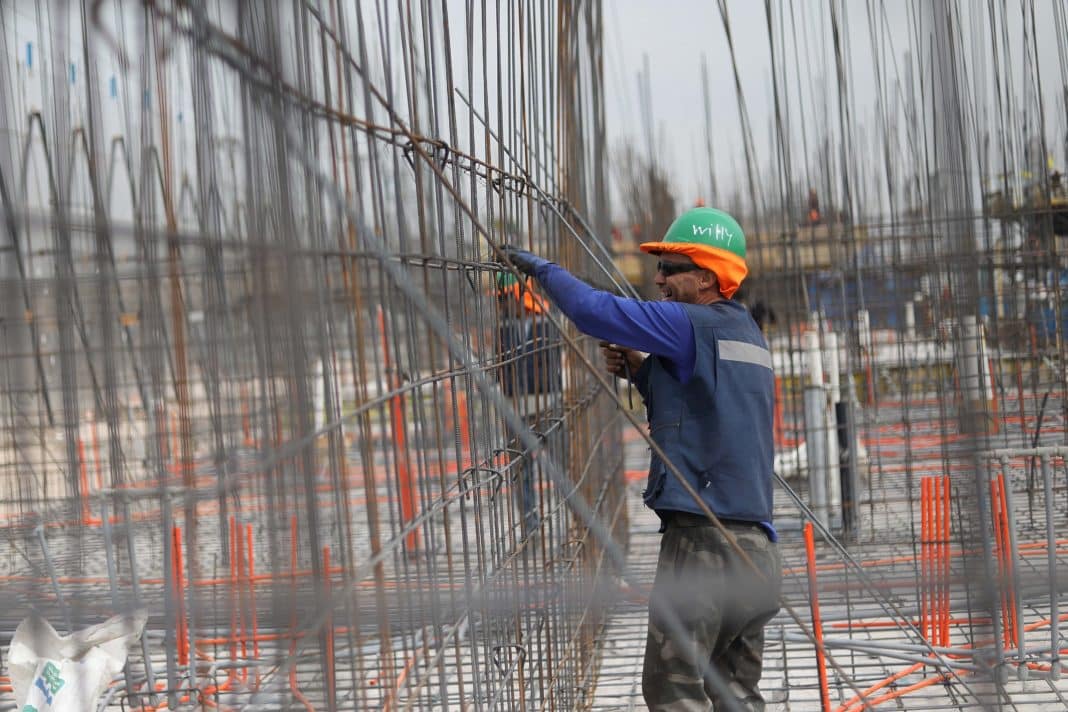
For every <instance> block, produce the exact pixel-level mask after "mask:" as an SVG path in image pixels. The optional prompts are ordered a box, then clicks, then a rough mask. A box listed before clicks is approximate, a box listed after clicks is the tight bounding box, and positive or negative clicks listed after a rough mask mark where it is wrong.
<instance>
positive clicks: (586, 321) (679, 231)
mask: <svg viewBox="0 0 1068 712" xmlns="http://www.w3.org/2000/svg"><path fill="white" fill-rule="evenodd" d="M640 247H641V250H642V251H643V252H647V253H651V254H654V255H658V256H659V262H658V263H657V275H656V285H657V287H659V289H660V293H661V300H660V301H657V302H646V301H640V300H637V299H627V298H621V297H616V296H613V295H611V294H608V293H606V292H601V291H598V290H595V289H593V288H591V287H589V286H588V285H587V284H585V283H584V282H582V281H581V280H579V279H577V278H575V277H574V276H572V275H571V274H570V273H569V272H567V271H566V270H564V269H563V268H561V267H559V266H558V265H556V264H553V263H552V262H549V261H546V260H544V259H542V258H540V257H537V256H535V255H533V254H531V253H529V252H527V251H524V250H520V249H516V248H513V247H505V248H503V250H504V251H505V253H506V255H507V256H508V258H509V260H510V261H511V262H512V264H514V265H515V266H516V268H518V269H519V270H521V271H523V272H525V273H526V274H528V275H531V276H533V277H535V278H536V279H537V280H538V282H539V283H540V284H541V286H542V288H543V289H544V291H545V293H546V294H547V295H548V296H549V297H550V298H551V299H552V300H553V301H554V302H555V303H556V304H557V305H558V306H559V307H560V309H561V311H563V312H564V314H566V315H567V316H568V317H569V318H570V319H571V320H572V321H574V322H575V325H576V326H577V327H578V328H579V329H580V330H581V331H583V332H585V333H587V334H589V335H591V336H593V337H596V338H598V339H602V340H604V341H606V342H609V345H607V346H602V348H603V349H604V357H605V364H606V367H607V369H608V371H609V372H610V373H612V374H613V375H616V376H621V377H622V376H625V374H627V373H630V374H631V380H632V381H633V383H634V384H635V385H636V386H637V388H638V391H639V392H640V393H641V395H642V397H643V398H644V400H645V406H646V412H647V415H648V420H649V428H650V434H651V436H652V438H653V440H654V441H655V442H656V443H657V444H658V445H659V446H660V448H662V449H663V451H664V452H665V454H666V455H667V457H668V459H669V460H670V461H671V462H672V463H673V464H674V466H675V467H676V468H678V470H679V471H681V474H682V476H683V477H684V478H685V480H686V481H687V482H688V483H689V485H690V487H691V488H692V490H695V491H696V493H697V494H698V496H699V497H700V499H701V503H702V504H704V505H706V506H707V507H708V508H709V509H710V510H711V511H712V512H713V513H714V514H715V515H716V518H717V519H718V521H719V523H720V524H721V525H722V527H723V530H721V529H719V528H718V527H716V526H715V525H714V524H713V523H712V522H711V521H710V520H709V519H708V518H707V516H706V515H705V514H704V513H703V510H702V507H701V504H699V503H698V502H697V501H695V499H694V498H693V497H692V496H691V494H690V492H688V491H687V490H686V488H684V486H683V485H682V484H681V483H680V481H679V480H678V479H677V477H676V476H675V475H674V474H673V473H671V472H669V470H668V468H667V467H666V465H665V463H664V462H663V461H662V460H661V458H660V457H658V456H657V455H656V454H655V453H654V454H653V456H652V462H651V464H650V466H649V480H648V486H647V488H646V490H645V492H644V495H643V496H644V499H645V503H646V505H647V506H649V507H651V508H652V509H653V510H655V511H656V513H657V514H658V515H659V517H660V520H661V528H660V531H661V532H662V533H663V537H662V539H661V544H660V558H659V562H658V564H657V572H656V580H655V582H654V585H653V591H652V594H651V595H650V600H649V629H648V636H647V639H646V647H645V662H644V670H643V675H642V692H643V694H644V697H645V701H646V703H647V704H648V706H649V709H651V710H672V711H673V712H674V711H680V712H681V711H684V710H685V711H688V710H707V709H709V708H710V707H711V708H713V709H721V708H722V705H720V704H719V703H718V697H717V695H716V694H715V689H714V688H713V686H712V684H711V683H710V682H708V679H709V678H708V677H703V676H702V670H704V669H706V668H708V667H710V666H711V667H713V668H714V670H715V672H718V674H719V677H720V680H721V681H724V682H725V683H726V684H727V686H728V689H729V691H730V694H731V695H732V696H733V697H734V698H735V701H736V705H735V706H741V707H743V708H744V709H749V710H763V709H764V700H763V697H762V696H761V694H760V691H759V689H758V687H757V683H758V681H759V680H760V676H761V670H762V666H763V647H764V626H765V624H766V623H767V622H768V621H769V620H770V619H771V618H772V617H773V616H774V615H775V613H776V612H777V611H778V608H779V593H780V587H781V569H782V563H781V558H780V555H779V551H778V546H777V544H776V542H777V540H778V537H777V535H776V532H775V528H774V527H773V526H772V486H771V482H772V458H773V455H774V452H773V448H774V445H773V433H772V430H773V425H772V420H773V401H774V377H773V374H772V368H771V354H770V352H769V351H768V347H767V343H766V342H765V340H764V337H763V336H762V335H761V333H760V329H758V328H757V325H756V323H755V322H754V321H753V319H752V317H751V316H750V315H749V313H748V311H746V309H745V307H743V306H742V305H741V304H739V303H737V302H735V301H734V300H733V299H732V298H731V297H732V296H733V295H734V292H735V290H737V289H738V286H739V285H740V284H741V282H742V280H743V279H745V276H746V273H747V268H746V263H745V235H744V234H743V232H742V229H741V227H740V226H739V225H738V223H737V222H735V220H734V219H733V218H732V217H731V216H730V215H728V214H727V213H724V212H722V211H720V210H715V209H712V208H704V207H701V208H694V209H692V210H689V211H687V212H686V213H683V214H682V215H681V216H680V217H679V218H678V219H676V220H675V222H674V223H672V224H671V227H669V228H668V230H667V233H666V234H665V235H664V238H663V240H661V241H660V242H648V243H644V244H642V245H641V246H640ZM640 352H647V353H648V354H649V356H648V357H645V356H644V355H643V354H642V353H640ZM724 531H726V532H729V534H730V537H727V536H726V535H725V534H724ZM731 539H733V540H734V541H733V542H731ZM736 546H737V547H738V548H736ZM739 548H740V550H742V551H744V552H745V554H746V555H747V557H748V559H749V561H750V562H751V563H752V564H753V565H752V566H751V565H750V563H749V562H746V560H745V558H746V557H743V556H742V554H741V553H739ZM669 611H670V612H671V613H673V614H674V616H675V617H676V619H677V620H680V621H681V623H682V625H683V626H684V628H685V630H686V640H685V641H676V640H673V639H672V638H671V637H670V635H669V630H670V626H669V625H668V624H667V622H666V620H665V614H667V613H668V612H669Z"/></svg>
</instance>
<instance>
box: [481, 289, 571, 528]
mask: <svg viewBox="0 0 1068 712" xmlns="http://www.w3.org/2000/svg"><path fill="white" fill-rule="evenodd" d="M532 286H533V285H531V284H520V283H519V280H517V279H516V278H515V276H514V275H512V274H511V273H508V272H501V273H499V274H498V275H497V292H496V296H497V318H498V328H497V356H498V359H499V360H500V364H501V365H500V368H499V369H498V370H497V381H498V383H500V385H501V390H502V391H503V392H504V394H505V395H506V396H508V397H509V398H510V399H511V401H512V406H513V407H514V408H515V410H516V412H517V413H519V414H520V416H522V417H523V418H524V419H525V421H526V425H527V426H528V427H530V428H532V429H534V430H535V432H537V431H538V430H539V422H538V421H539V420H540V419H542V418H543V416H544V414H545V411H546V410H547V409H548V407H549V405H550V404H549V402H548V398H549V395H550V394H552V393H559V392H560V385H561V372H562V370H563V369H561V367H560V350H559V347H558V346H557V341H558V339H557V338H554V336H556V334H555V333H554V332H555V330H554V328H553V326H552V324H551V323H550V322H549V321H548V320H547V319H544V318H538V317H539V315H542V314H545V313H546V312H548V311H549V304H548V302H546V301H545V298H544V297H541V296H539V295H538V294H536V293H535V292H534V291H533V289H532ZM539 401H540V402H539ZM560 437H561V438H562V437H563V433H562V432H561V433H560ZM508 439H509V448H510V449H515V450H516V451H522V449H523V446H522V444H521V443H520V441H519V438H518V437H517V435H516V433H513V432H511V431H510V430H509V432H508ZM512 465H513V467H515V468H517V470H518V471H517V472H516V473H515V479H514V480H513V482H514V483H515V485H514V491H515V493H516V502H517V504H518V505H519V509H520V513H521V522H522V533H523V536H524V537H525V536H528V535H529V534H530V533H531V532H533V531H535V530H536V529H537V528H538V527H539V525H540V524H541V518H540V517H539V516H538V493H537V490H536V488H535V483H534V479H535V478H534V470H533V465H532V458H531V457H530V456H529V455H525V456H521V457H518V458H515V459H513V460H512Z"/></svg>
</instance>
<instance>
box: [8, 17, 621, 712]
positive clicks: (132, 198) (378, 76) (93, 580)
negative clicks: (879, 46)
mask: <svg viewBox="0 0 1068 712" xmlns="http://www.w3.org/2000/svg"><path fill="white" fill-rule="evenodd" d="M14 10H15V13H16V14H21V13H24V12H31V11H32V12H34V13H35V20H36V23H37V25H36V30H37V32H36V33H35V34H33V36H32V37H31V39H30V42H31V44H34V45H35V46H36V47H37V52H38V64H37V65H36V66H34V67H31V66H26V65H19V66H17V67H16V70H15V71H7V70H5V72H3V82H4V84H3V85H2V86H0V93H2V94H3V95H4V96H5V97H7V98H8V99H10V101H5V107H6V108H5V112H6V119H5V120H6V123H7V125H8V126H9V127H11V129H12V130H11V132H10V133H9V134H7V138H6V140H5V142H4V151H3V156H2V160H0V177H2V181H3V203H4V213H5V216H6V218H7V222H6V228H7V229H6V232H5V243H4V245H5V247H6V248H7V252H5V253H4V256H3V258H4V260H5V261H4V272H3V277H4V293H5V299H4V304H5V313H4V319H3V321H2V324H3V330H4V335H3V341H4V343H5V349H4V357H3V364H4V366H3V370H4V384H5V385H4V392H5V401H4V456H3V458H2V462H3V473H2V475H0V480H2V482H3V484H2V485H0V487H2V488H3V500H4V505H3V507H4V520H5V525H4V528H3V531H4V538H5V540H6V541H7V542H8V544H9V546H8V547H7V550H8V555H7V556H6V557H4V558H5V566H4V569H5V571H4V573H5V575H7V577H8V578H7V581H8V585H5V587H4V588H3V594H2V596H3V599H4V603H5V604H6V605H5V621H6V623H5V624H4V626H3V628H4V630H5V632H6V633H7V635H8V636H10V633H11V631H12V630H13V628H14V624H15V623H16V622H17V621H18V620H19V619H20V618H22V617H23V616H25V615H26V614H27V613H28V612H29V611H30V610H31V609H34V610H36V611H38V612H41V613H43V614H44V615H45V616H46V618H48V619H50V620H52V621H53V622H55V623H56V624H57V627H59V628H61V629H64V630H65V628H67V627H81V626H82V625H84V624H86V623H88V622H94V621H96V620H97V619H99V617H100V616H102V615H104V614H105V613H109V612H115V611H124V610H132V609H137V608H142V609H146V610H148V611H149V612H150V620H149V625H148V629H147V630H146V633H145V636H144V641H143V643H142V646H141V649H140V651H139V653H135V654H134V655H133V656H132V658H131V660H130V662H129V663H128V665H127V668H126V672H125V675H124V680H123V681H122V682H120V683H118V684H116V685H114V686H113V687H112V688H111V690H110V692H109V695H108V698H109V700H110V702H111V703H113V704H118V705H123V706H135V707H140V708H143V707H151V708H155V707H158V706H160V705H166V706H169V707H171V708H175V707H178V706H200V705H204V704H208V705H216V706H222V707H244V706H248V705H259V706H267V707H285V708H289V707H291V706H298V707H300V706H304V707H307V708H325V709H344V708H352V707H359V708H367V707H381V706H386V707H391V708H394V707H417V708H439V707H448V706H456V705H460V706H467V705H472V704H473V705H474V706H475V707H477V708H498V707H507V708H513V707H522V706H526V705H531V706H539V707H541V706H545V707H550V708H564V709H570V708H574V707H578V706H582V705H583V702H582V700H583V699H585V697H587V696H588V692H589V689H591V688H592V685H593V680H592V677H591V670H592V668H591V666H590V660H591V658H592V657H593V655H592V641H593V638H594V635H595V634H596V632H597V630H598V629H599V627H600V626H601V625H602V623H601V619H602V613H601V609H602V607H603V600H605V598H606V595H605V592H603V591H598V586H601V585H602V584H598V581H609V580H611V579H612V577H613V571H614V566H613V565H612V564H610V563H609V562H608V561H607V560H606V559H605V558H604V554H603V546H601V545H600V544H598V542H597V540H596V538H591V535H590V532H589V530H588V529H587V526H586V524H585V523H584V521H583V520H582V519H581V518H576V517H575V516H574V515H573V514H572V512H571V509H570V508H569V507H568V506H566V505H565V500H571V499H576V498H577V499H581V500H582V501H583V502H585V503H587V504H588V507H589V508H590V511H592V512H593V513H594V514H595V515H596V518H597V520H599V521H601V522H603V523H604V525H605V526H607V527H609V531H610V532H611V533H612V534H613V535H614V537H615V539H616V540H617V541H625V540H626V519H625V516H622V515H623V514H624V513H623V510H621V507H620V505H621V502H622V499H621V493H620V491H619V490H618V489H617V488H614V487H612V486H611V483H612V482H613V481H614V479H616V478H618V476H619V474H620V472H621V461H620V459H619V457H620V456H619V453H620V448H619V447H618V446H617V445H616V443H618V438H619V432H620V427H619V420H618V419H617V418H614V417H612V415H611V412H612V409H611V402H610V401H607V400H606V398H605V394H604V393H603V392H602V389H601V388H600V387H599V385H598V384H597V383H596V381H594V380H591V379H590V378H589V374H588V372H587V370H586V369H585V368H583V367H581V365H576V362H575V360H574V358H570V359H569V358H566V357H565V358H564V360H563V362H562V365H561V366H557V368H561V371H562V373H561V374H560V375H562V387H561V388H558V389H556V390H553V391H551V392H548V391H547V392H542V393H539V394H537V395H536V396H535V397H531V398H520V397H517V398H514V399H510V401H509V400H504V401H501V400H500V398H499V396H498V398H497V399H496V400H494V399H489V398H487V397H486V396H485V394H484V392H483V391H484V388H485V383H487V382H489V383H493V382H498V383H500V384H501V386H502V387H503V386H505V385H506V384H505V380H506V379H507V378H508V377H514V372H515V368H514V367H512V368H511V369H510V368H509V367H510V365H512V364H514V362H515V360H516V356H515V355H514V354H510V353H506V352H503V351H502V350H501V348H500V344H499V333H500V330H501V329H502V328H503V327H504V323H505V319H506V315H505V314H504V313H503V312H502V311H501V306H500V305H499V303H498V300H497V297H496V296H495V290H494V289H493V284H494V279H495V277H496V276H497V274H498V273H499V272H500V271H501V270H502V269H503V268H500V267H497V266H494V265H493V264H492V263H489V262H487V260H490V259H491V258H492V256H493V255H492V252H491V251H490V246H491V245H494V244H500V243H503V242H519V243H523V244H526V245H528V246H536V247H537V249H539V250H540V251H542V252H543V253H545V254H547V255H550V256H553V257H555V258H556V259H559V260H561V261H567V262H568V263H570V264H571V265H573V266H574V267H575V268H576V269H578V270H580V271H586V272H590V273H593V270H592V269H588V268H587V267H585V265H586V264H587V260H589V265H590V268H594V267H596V266H597V265H598V263H600V265H602V266H603V265H604V264H605V263H606V262H607V258H606V254H607V253H605V252H604V249H603V247H600V246H599V245H597V238H596V237H594V236H593V235H594V233H592V232H591V231H590V230H591V228H590V227H589V226H588V224H586V223H585V221H584V220H582V219H581V218H580V219H576V217H575V216H578V215H586V216H588V219H591V220H593V221H594V222H595V223H597V224H598V225H599V226H602V227H603V225H604V221H605V219H606V204H605V187H604V176H603V150H602V152H601V154H600V155H598V154H597V153H596V151H592V150H590V148H589V147H590V146H597V145H601V146H603V141H604V137H603V126H602V123H601V122H602V121H603V119H602V117H600V116H591V115H589V114H588V109H587V107H586V104H585V102H586V101H588V100H589V99H590V96H591V95H590V94H589V93H583V94H578V93H576V90H575V89H574V88H573V87H572V86H571V83H574V84H576V85H577V84H579V83H580V82H582V83H585V82H587V81H588V78H589V76H590V72H591V71H592V70H591V62H592V58H593V57H595V56H596V53H597V52H598V51H599V48H598V44H597V43H598V41H599V40H597V38H596V35H594V36H593V37H592V39H591V38H590V36H589V35H588V34H587V33H588V32H589V31H591V30H592V31H594V32H596V31H597V29H596V26H597V23H598V22H599V15H598V13H597V12H595V10H596V8H595V7H594V6H593V5H590V6H588V7H587V6H578V7H576V8H574V9H573V10H570V11H568V12H566V13H564V12H561V13H560V14H559V15H557V14H556V13H555V12H550V11H549V8H548V7H547V6H532V7H526V8H523V9H520V8H508V7H506V8H502V12H501V15H500V16H499V17H492V18H491V21H492V23H493V24H495V25H496V27H495V28H494V29H487V28H486V27H480V26H479V24H480V21H476V18H474V17H473V16H472V15H471V14H470V13H462V14H461V15H460V16H459V17H456V16H453V17H450V16H449V15H448V13H449V11H450V9H449V8H447V7H446V8H438V7H436V6H431V5H424V6H421V7H418V8H414V12H412V11H410V9H402V10H398V9H396V8H385V7H378V8H359V7H354V6H346V5H345V4H338V3H315V4H312V3H304V2H293V3H287V4H268V5H241V6H238V5H234V6H218V5H215V4H210V5H209V4H208V3H176V4H173V5H172V4H160V5H155V6H147V5H146V6H144V7H141V8H107V7H101V6H100V4H96V3H88V2H87V3H84V4H82V5H81V6H72V7H70V8H68V7H66V6H62V7H60V6H58V5H57V6H49V5H36V6H35V5H31V4H29V3H26V4H24V5H21V6H19V7H17V8H15V9H14ZM485 19H486V18H485V16H483V18H482V20H485ZM49 28H50V29H52V30H53V31H55V32H56V34H55V36H56V37H68V36H69V37H72V38H73V37H79V36H80V38H81V40H82V42H81V43H80V45H79V44H78V43H72V45H71V46H70V47H68V46H66V45H64V44H63V43H60V42H56V41H52V40H50V38H49V35H48V32H47V30H48V29H49ZM450 28H451V29H450ZM23 39H24V38H23V37H22V36H21V35H20V34H19V33H18V31H17V30H16V31H15V32H11V33H8V34H6V35H5V40H6V41H7V42H8V43H9V44H10V45H15V44H21V41H22V40H23ZM450 43H459V44H458V46H459V47H466V51H465V52H456V51H455V50H454V49H452V48H450ZM79 46H80V47H82V48H84V50H83V52H82V56H81V57H78V58H77V60H75V57H73V56H71V57H68V54H67V53H68V52H72V51H77V48H78V47H79ZM71 47H75V48H76V49H71ZM28 51H29V50H28ZM490 52H492V53H493V54H494V55H496V57H497V58H499V59H500V60H501V61H502V62H505V63H506V66H504V67H502V66H501V65H498V66H496V67H494V62H492V61H488V57H489V54H488V53H490ZM479 53H481V54H482V57H481V58H479V57H478V54H479ZM68 59H70V60H71V61H70V62H68ZM460 60H466V61H463V62H460ZM68 64H70V65H71V67H72V69H71V74H70V77H69V78H70V82H68V75H67V66H68ZM454 64H458V65H459V66H454ZM75 66H77V67H80V68H81V72H82V75H81V78H80V79H79V78H76V77H75V71H76V70H75V69H74V67H75ZM557 69H561V70H562V72H563V74H564V76H565V77H567V79H566V80H562V81H557V80H556V79H554V78H553V77H554V76H555V72H556V71H557ZM109 72H114V74H113V76H112V77H111V78H110V79H107V78H106V77H107V74H108V73H109ZM490 83H492V85H493V86H492V88H491V86H490ZM109 85H110V87H109V89H106V88H105V87H108V86H109ZM497 87H499V89H498V88H497ZM109 91H110V101H109V100H108V99H106V98H104V97H105V96H106V93H107V92H109ZM583 91H584V92H588V91H589V90H588V89H584V90H583ZM461 92H462V93H463V95H464V96H466V97H477V99H472V101H474V102H475V103H476V104H478V106H476V107H473V108H471V109H470V110H468V111H465V112H464V113H463V115H462V116H460V117H459V118H458V117H457V115H456V113H455V111H456V106H457V101H456V98H455V96H454V95H459V94H460V93H461ZM592 96H593V100H594V101H595V103H596V102H599V99H598V98H597V95H596V94H593V95H592ZM35 97H36V98H35ZM38 106H39V107H41V108H39V109H37V108H33V109H31V108H30V107H38ZM446 106H448V107H450V108H449V111H446V110H445V107H446ZM482 117H492V120H491V121H487V123H489V124H491V125H490V126H487V125H485V124H483V123H482V122H483V121H484V119H483V118H482ZM110 136H115V138H114V139H111V140H110V142H109V141H108V140H106V139H105V137H110ZM497 136H501V137H503V138H501V139H498V138H496V137H497ZM425 137H430V138H425ZM490 146H492V148H488V147H490ZM296 152H299V155H298V154H297V153H296ZM428 161H429V162H428ZM434 167H436V171H435V170H431V168H434ZM535 188H536V190H535ZM480 231H481V232H480ZM605 232H606V231H605V230H601V231H600V232H599V234H604V233H605ZM578 243H584V244H588V245H593V246H595V250H596V251H592V250H590V249H589V248H587V249H586V250H581V249H578V250H577V251H576V245H577V244H578ZM587 252H589V255H588V254H587ZM595 255H600V258H599V259H598V258H597V257H595ZM410 285H418V286H417V287H416V293H418V294H421V295H422V301H413V299H412V298H411V294H412V292H411V286H410ZM427 304H429V305H430V307H429V308H430V309H431V310H432V311H427V309H428V307H427ZM535 318H536V319H540V320H545V319H547V318H548V317H547V316H542V317H535ZM435 320H436V321H435ZM441 322H443V323H444V324H445V325H447V328H448V331H449V333H450V335H451V338H452V343H451V344H445V343H443V342H442V340H441V339H440V338H439V337H438V336H435V331H434V326H433V325H434V324H436V323H441ZM568 338H573V336H571V337H569V336H567V335H566V334H559V333H558V334H557V335H556V336H552V337H551V338H547V339H545V340H543V341H542V342H541V343H540V344H539V346H538V348H539V349H541V350H543V351H546V352H556V353H559V352H561V351H562V350H564V345H565V342H564V339H568ZM457 344H458V345H459V347H460V348H461V349H462V352H463V353H464V354H466V358H467V359H470V360H469V361H466V362H465V361H462V360H459V359H458V358H457V356H456V353H457V352H456V351H455V347H456V345H457ZM581 348H583V349H588V350H592V349H593V346H592V345H591V344H588V343H585V342H583V343H582V345H581ZM556 360H557V361H559V360H560V359H559V358H557V359H556ZM539 363H540V362H539ZM509 374H511V375H509ZM500 403H504V404H505V405H506V406H507V407H508V408H511V409H514V410H515V411H516V412H517V413H518V416H519V417H520V418H521V422H522V423H523V425H524V426H525V427H524V429H523V432H522V433H520V432H518V431H516V430H515V428H514V427H513V426H512V425H510V424H509V421H508V418H509V416H508V414H507V413H506V412H504V411H502V410H501V408H500V406H499V404H500ZM511 417H514V416H511ZM532 444H533V448H534V449H532ZM544 460H548V461H551V462H554V463H559V465H560V466H564V467H566V468H567V471H568V472H569V473H572V475H571V480H570V483H569V487H567V488H563V487H560V486H559V483H556V482H553V481H552V480H551V479H550V478H549V477H548V475H547V474H546V473H545V472H544V470H543V468H542V464H541V463H542V462H543V461H544ZM528 496H532V497H533V498H534V501H533V502H531V501H528V499H527V497H528ZM531 510H533V511H535V512H536V513H537V520H536V521H530V520H528V519H526V516H525V515H527V514H528V513H529V512H530V511H531Z"/></svg>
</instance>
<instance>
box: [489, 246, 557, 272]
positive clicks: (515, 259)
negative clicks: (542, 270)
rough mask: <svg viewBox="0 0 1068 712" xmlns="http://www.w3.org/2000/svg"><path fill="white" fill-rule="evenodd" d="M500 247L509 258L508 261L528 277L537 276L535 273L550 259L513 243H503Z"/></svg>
mask: <svg viewBox="0 0 1068 712" xmlns="http://www.w3.org/2000/svg"><path fill="white" fill-rule="evenodd" d="M500 249H501V253H502V254H503V255H504V256H505V257H507V258H508V261H509V262H511V263H512V264H513V265H515V268H516V269H517V270H519V271H520V272H522V273H523V274H525V275H527V276H528V277H536V276H537V275H535V274H534V273H535V272H536V271H537V270H538V267H541V266H542V265H543V264H546V263H547V262H548V260H545V259H542V258H541V257H538V256H537V255H535V254H534V253H532V252H527V251H526V250H522V249H520V248H518V247H514V246H512V245H501V248H500Z"/></svg>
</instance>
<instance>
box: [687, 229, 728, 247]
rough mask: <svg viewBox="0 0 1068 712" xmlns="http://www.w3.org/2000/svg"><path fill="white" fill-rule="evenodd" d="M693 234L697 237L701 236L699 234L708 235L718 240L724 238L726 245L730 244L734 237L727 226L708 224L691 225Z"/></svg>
mask: <svg viewBox="0 0 1068 712" xmlns="http://www.w3.org/2000/svg"><path fill="white" fill-rule="evenodd" d="M693 234H694V235H695V236H698V237H699V236H701V235H708V236H709V237H711V238H713V239H715V240H718V241H720V242H723V241H724V240H726V241H727V247H730V246H731V240H733V239H734V233H732V232H731V231H730V230H728V229H727V228H725V227H723V226H722V225H709V226H707V227H702V226H700V225H694V226H693Z"/></svg>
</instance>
